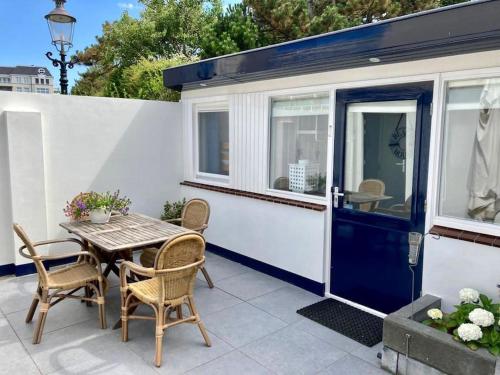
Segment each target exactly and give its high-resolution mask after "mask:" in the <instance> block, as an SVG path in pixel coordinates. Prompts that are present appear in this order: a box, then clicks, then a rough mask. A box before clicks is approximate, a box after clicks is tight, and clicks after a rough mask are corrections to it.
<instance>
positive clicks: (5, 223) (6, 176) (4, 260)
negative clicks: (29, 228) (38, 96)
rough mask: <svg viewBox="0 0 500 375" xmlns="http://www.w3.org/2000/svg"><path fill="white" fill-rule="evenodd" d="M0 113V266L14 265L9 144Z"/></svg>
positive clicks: (2, 114) (5, 127)
mask: <svg viewBox="0 0 500 375" xmlns="http://www.w3.org/2000/svg"><path fill="white" fill-rule="evenodd" d="M5 117H6V116H5V113H0V213H1V214H0V265H3V264H10V263H14V259H15V253H14V251H13V250H12V249H13V248H14V239H13V237H12V228H11V227H10V224H11V223H12V204H11V200H10V183H9V181H10V173H9V150H8V147H9V144H8V142H7V120H6V118H5Z"/></svg>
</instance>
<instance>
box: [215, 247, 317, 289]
mask: <svg viewBox="0 0 500 375" xmlns="http://www.w3.org/2000/svg"><path fill="white" fill-rule="evenodd" d="M206 249H207V251H209V252H211V253H214V254H216V255H219V256H221V257H224V258H226V259H229V260H232V261H233V262H237V263H241V264H243V265H244V266H247V267H249V268H252V269H254V270H256V271H259V272H262V273H265V274H267V275H269V276H272V277H275V278H277V279H280V280H283V281H286V282H287V283H290V284H293V285H295V286H298V287H299V288H302V289H305V290H307V291H309V292H311V293H314V294H317V295H318V296H321V297H323V296H324V295H325V284H324V283H320V282H317V281H314V280H311V279H308V278H306V277H304V276H300V275H297V274H296V273H293V272H290V271H287V270H284V269H282V268H279V267H276V266H273V265H270V264H268V263H264V262H261V261H260V260H257V259H254V258H250V257H247V256H246V255H242V254H239V253H236V252H234V251H231V250H228V249H225V248H223V247H220V246H217V245H214V244H212V243H207V247H206ZM209 272H210V270H209Z"/></svg>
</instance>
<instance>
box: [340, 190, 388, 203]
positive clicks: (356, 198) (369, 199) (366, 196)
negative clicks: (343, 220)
mask: <svg viewBox="0 0 500 375" xmlns="http://www.w3.org/2000/svg"><path fill="white" fill-rule="evenodd" d="M346 195H347V200H348V201H349V202H352V203H359V204H361V203H373V202H379V201H385V200H388V199H392V196H390V195H377V194H372V193H364V192H357V191H349V192H347V191H346Z"/></svg>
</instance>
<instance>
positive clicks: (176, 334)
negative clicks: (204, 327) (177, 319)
mask: <svg viewBox="0 0 500 375" xmlns="http://www.w3.org/2000/svg"><path fill="white" fill-rule="evenodd" d="M115 332H116V338H115V340H117V341H118V340H119V334H120V333H119V331H115ZM129 334H130V335H129V341H128V342H127V343H122V345H123V346H125V347H128V348H129V349H131V350H133V351H134V352H135V353H136V354H138V355H139V356H140V357H141V358H142V359H143V360H144V361H145V363H147V364H151V365H152V364H153V360H154V354H155V326H154V322H147V321H132V322H131V323H130V326H129ZM208 335H209V337H210V339H211V341H212V346H211V347H207V346H206V345H205V342H204V341H203V337H202V335H201V333H200V331H199V330H198V327H196V326H195V325H191V324H181V325H179V326H176V327H172V328H170V329H168V330H166V331H165V335H164V337H163V364H162V367H160V368H158V369H156V371H157V372H159V373H162V374H182V373H185V372H186V371H189V370H191V369H193V368H195V367H198V366H201V365H203V364H205V363H207V362H210V361H212V360H213V359H215V358H218V357H220V356H222V355H223V354H226V353H228V352H230V351H231V350H232V348H231V347H230V346H229V345H228V344H227V343H225V342H224V341H223V340H221V339H220V338H218V337H217V336H216V335H214V334H213V333H212V332H210V330H209V332H208Z"/></svg>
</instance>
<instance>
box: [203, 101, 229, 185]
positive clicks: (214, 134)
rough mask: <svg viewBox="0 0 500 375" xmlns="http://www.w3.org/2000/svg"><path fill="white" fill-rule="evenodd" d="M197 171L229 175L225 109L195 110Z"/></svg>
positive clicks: (227, 118)
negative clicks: (196, 123)
mask: <svg viewBox="0 0 500 375" xmlns="http://www.w3.org/2000/svg"><path fill="white" fill-rule="evenodd" d="M197 122H198V125H197V132H198V172H199V174H208V175H218V176H229V112H228V110H227V109H223V110H222V109H217V110H215V109H209V108H207V109H202V108H198V110H197Z"/></svg>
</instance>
